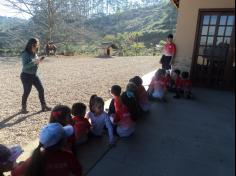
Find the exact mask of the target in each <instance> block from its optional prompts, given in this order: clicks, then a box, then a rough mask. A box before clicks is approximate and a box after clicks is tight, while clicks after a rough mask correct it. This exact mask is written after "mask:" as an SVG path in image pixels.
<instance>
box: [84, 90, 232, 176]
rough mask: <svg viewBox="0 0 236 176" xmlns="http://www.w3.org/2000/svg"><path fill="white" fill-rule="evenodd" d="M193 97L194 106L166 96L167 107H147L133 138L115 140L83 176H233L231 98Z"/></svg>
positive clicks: (206, 93)
mask: <svg viewBox="0 0 236 176" xmlns="http://www.w3.org/2000/svg"><path fill="white" fill-rule="evenodd" d="M194 94H195V96H196V97H197V98H196V100H184V99H181V100H175V99H172V95H169V101H168V103H153V104H152V111H151V113H150V114H149V115H148V116H146V117H145V118H143V119H141V120H140V121H138V123H137V130H136V133H135V135H133V136H132V137H130V138H127V139H122V140H119V141H118V143H117V146H116V147H115V148H113V149H111V150H109V151H108V152H107V151H106V153H105V154H104V156H103V157H102V158H100V160H99V161H98V162H97V163H96V165H95V166H94V167H93V168H92V170H90V171H89V173H88V174H87V175H88V176H102V175H103V176H110V175H112V176H234V175H235V125H234V124H235V108H234V107H235V99H234V96H235V95H234V94H233V93H230V92H222V91H214V90H204V89H195V90H194ZM99 150H100V149H99V148H97V151H99Z"/></svg>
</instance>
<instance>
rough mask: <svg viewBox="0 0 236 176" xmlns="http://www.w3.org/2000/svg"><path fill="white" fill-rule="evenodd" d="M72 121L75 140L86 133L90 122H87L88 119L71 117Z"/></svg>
mask: <svg viewBox="0 0 236 176" xmlns="http://www.w3.org/2000/svg"><path fill="white" fill-rule="evenodd" d="M73 121H74V130H75V138H76V139H77V140H78V139H80V137H82V136H84V135H87V134H88V132H89V131H90V128H91V124H90V123H89V121H88V119H86V118H80V117H73Z"/></svg>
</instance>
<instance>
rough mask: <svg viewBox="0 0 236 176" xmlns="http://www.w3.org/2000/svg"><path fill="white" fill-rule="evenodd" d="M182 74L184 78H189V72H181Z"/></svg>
mask: <svg viewBox="0 0 236 176" xmlns="http://www.w3.org/2000/svg"><path fill="white" fill-rule="evenodd" d="M181 76H182V78H183V79H188V78H189V72H183V73H182V74H181Z"/></svg>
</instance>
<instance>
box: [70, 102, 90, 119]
mask: <svg viewBox="0 0 236 176" xmlns="http://www.w3.org/2000/svg"><path fill="white" fill-rule="evenodd" d="M71 113H72V115H73V116H78V117H84V115H85V113H86V105H85V104H84V103H74V104H73V106H72V109H71Z"/></svg>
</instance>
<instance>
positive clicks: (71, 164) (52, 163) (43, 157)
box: [11, 123, 82, 176]
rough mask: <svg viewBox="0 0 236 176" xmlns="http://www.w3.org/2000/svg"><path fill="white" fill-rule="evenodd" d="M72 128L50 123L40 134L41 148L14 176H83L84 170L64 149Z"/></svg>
mask: <svg viewBox="0 0 236 176" xmlns="http://www.w3.org/2000/svg"><path fill="white" fill-rule="evenodd" d="M72 134H73V127H72V126H65V127H63V126H62V125H61V124H59V123H50V124H48V125H46V126H45V127H44V128H43V129H42V130H41V132H40V136H39V142H40V143H39V146H38V147H37V148H36V149H35V150H34V152H33V154H32V156H31V157H30V158H29V159H27V160H26V161H25V162H22V163H20V164H19V165H18V166H16V167H15V168H14V169H13V171H12V172H11V174H12V176H22V175H27V176H42V175H43V176H59V175H60V176H68V175H71V174H73V175H74V176H82V168H81V165H80V163H79V162H78V161H77V159H76V158H75V156H74V155H73V154H72V153H70V152H68V151H65V150H64V149H63V146H64V143H65V140H66V138H67V137H69V136H71V135H72Z"/></svg>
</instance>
